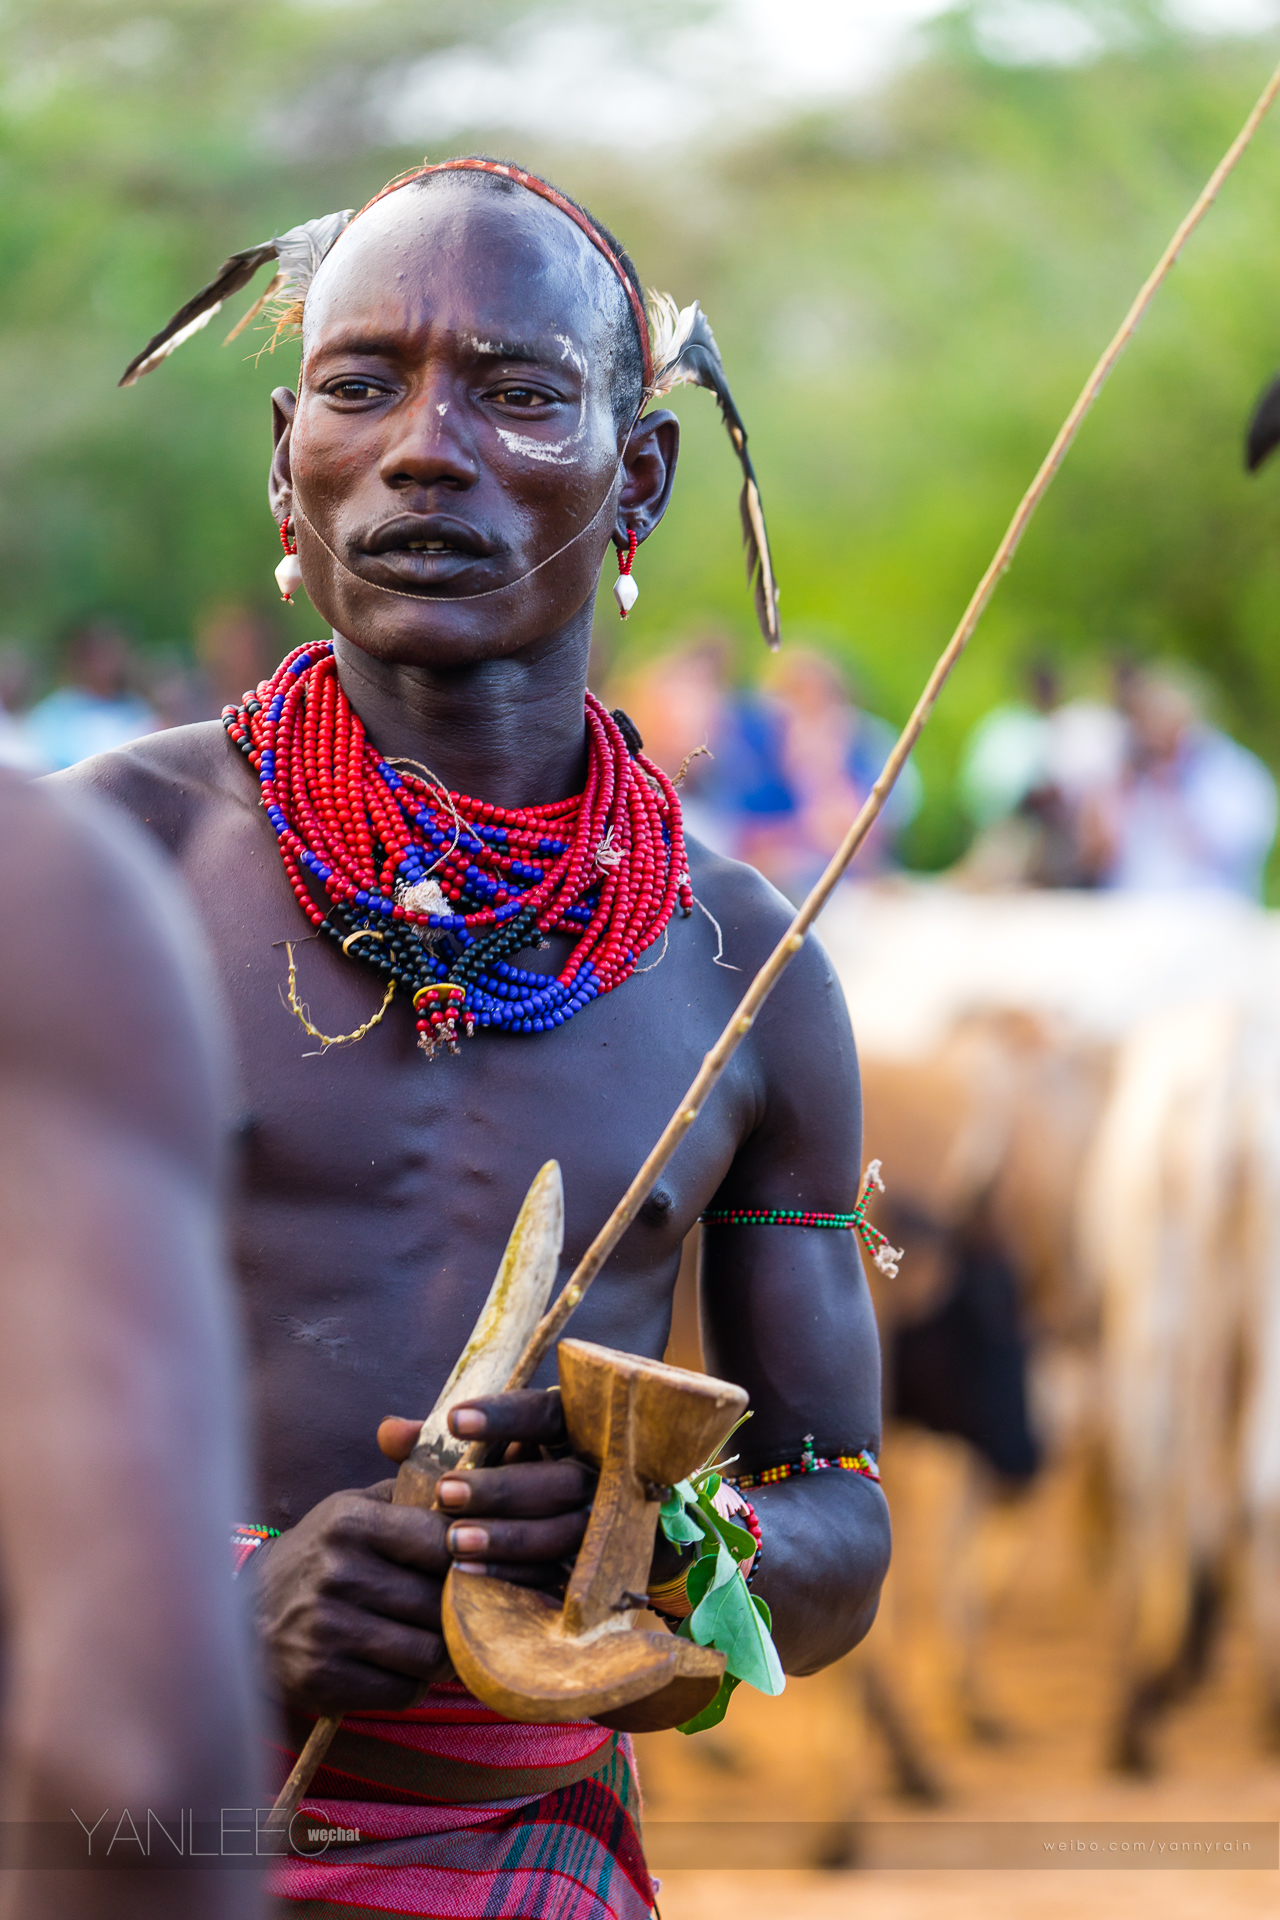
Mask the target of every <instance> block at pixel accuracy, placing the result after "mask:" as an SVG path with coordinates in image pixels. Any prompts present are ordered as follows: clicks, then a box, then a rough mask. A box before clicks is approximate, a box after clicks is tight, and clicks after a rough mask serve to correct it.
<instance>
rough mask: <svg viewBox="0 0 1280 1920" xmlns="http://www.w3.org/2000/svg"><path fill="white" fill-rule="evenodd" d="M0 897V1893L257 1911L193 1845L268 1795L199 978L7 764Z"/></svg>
mask: <svg viewBox="0 0 1280 1920" xmlns="http://www.w3.org/2000/svg"><path fill="white" fill-rule="evenodd" d="M0 891H2V892H3V897H4V899H5V900H6V902H7V903H8V907H7V910H6V912H5V913H4V915H3V917H0V1248H3V1267H2V1268H0V1272H2V1274H3V1296H2V1298H3V1313H4V1339H3V1340H0V1461H3V1467H2V1468H0V1580H2V1581H3V1592H4V1627H3V1634H2V1636H0V1638H2V1641H3V1649H4V1671H5V1682H4V1701H3V1713H2V1714H0V1763H2V1774H0V1778H2V1781H3V1815H2V1817H3V1820H4V1822H5V1823H6V1824H5V1828H4V1831H5V1834H6V1840H7V1844H6V1849H5V1854H6V1867H7V1868H8V1869H9V1870H7V1871H5V1872H2V1873H0V1913H3V1914H4V1916H5V1920H38V1916H44V1915H49V1914H55V1913H56V1914H57V1915H58V1916H59V1917H60V1920H179V1916H181V1920H251V1916H252V1915H254V1914H256V1913H257V1912H259V1910H260V1909H259V1905H258V1885H257V1875H256V1872H255V1871H254V1868H253V1863H252V1860H251V1859H246V1860H244V1861H234V1862H230V1863H229V1864H228V1866H227V1867H226V1868H225V1869H221V1868H217V1869H210V1868H196V1869H195V1870H193V1869H192V1868H191V1867H190V1866H188V1865H187V1863H186V1862H187V1858H189V1856H190V1852H191V1834H190V1829H189V1827H188V1826H187V1825H186V1824H185V1823H186V1821H187V1820H188V1819H189V1818H190V1816H191V1814H194V1816H195V1819H196V1820H197V1821H198V1822H199V1823H200V1829H199V1836H198V1841H197V1843H196V1844H197V1846H198V1851H199V1852H200V1853H201V1854H205V1855H207V1854H209V1853H216V1852H217V1851H218V1848H219V1845H220V1841H219V1838H218V1837H217V1836H218V1834H219V1829H220V1823H221V1809H222V1808H224V1807H225V1808H228V1809H230V1808H237V1807H238V1808H247V1807H252V1806H253V1804H254V1802H255V1800H256V1799H257V1797H258V1795H259V1793H260V1787H259V1780H258V1774H259V1769H258V1765H257V1756H256V1752H255V1747H256V1739H255V1734H256V1731H257V1728H256V1714H255V1712H254V1698H253V1683H252V1663H251V1651H252V1650H251V1646H250V1644H249V1636H248V1634H247V1632H246V1631H245V1623H244V1622H243V1621H242V1620H241V1619H240V1617H239V1612H240V1609H239V1608H238V1607H237V1605H236V1601H237V1598H238V1596H237V1595H236V1592H235V1589H234V1588H233V1587H232V1585H231V1581H230V1577H229V1568H228V1563H227V1550H226V1534H225V1530H226V1528H227V1527H228V1526H229V1524H230V1523H231V1521H232V1520H233V1518H234V1513H235V1503H236V1502H237V1501H238V1500H239V1499H240V1498H241V1497H242V1495H241V1468H242V1460H241V1450H240V1437H239V1432H238V1428H239V1424H240V1422H239V1417H238V1416H239V1412H240V1408H239V1404H238V1397H237V1394H236V1384H237V1383H236V1379H235V1373H234V1365H233V1363H234V1359H235V1357H236V1356H235V1349H234V1341H233V1337H232V1328H231V1325H230V1313H229V1304H230V1303H229V1300H228V1298H227V1294H226V1279H225V1271H224V1268H223V1263H222V1247H221V1223H220V1220H219V1216H218V1207H219V1201H220V1197H221V1196H220V1192H219V1187H220V1181H219V1172H220V1168H221V1162H222V1152H221V1138H220V1128H219V1109H220V1106H221V1099H220V1095H221V1092H222V1087H221V1075H220V1070H219V1062H218V1059H217V1049H216V1046H215V1035H214V1034H213V1033H211V1032H210V1029H209V1025H208V1021H207V1015H206V1010H205V1007H204V1004H203V1003H204V1002H205V1001H206V1000H207V998H208V993H209V985H210V982H209V979H208V977H207V974H206V971H205V969H204V968H203V967H202V966H200V965H199V964H198V962H199V959H200V956H199V953H198V950H197V943H196V938H195V929H194V927H193V925H192V923H191V921H190V917H189V916H188V915H185V914H183V913H181V912H180V911H179V910H178V908H177V906H176V905H175V903H174V901H173V899H172V891H173V889H172V883H171V882H170V881H167V877H166V876H165V875H164V874H163V873H162V872H161V862H160V860H159V859H158V858H157V856H156V854H155V851H154V849H153V848H152V847H150V846H149V845H148V844H147V842H146V841H145V840H144V839H143V837H142V835H141V834H140V833H138V832H137V831H136V830H135V829H134V828H132V827H131V826H130V824H129V822H128V821H125V820H119V819H116V818H113V817H111V815H110V814H109V812H108V810H107V809H106V808H104V807H98V806H90V805H88V804H86V803H85V802H84V801H83V800H73V799H72V798H71V797H69V796H66V795H62V796H59V797H57V798H56V799H55V796H54V795H53V794H50V793H42V792H41V791H40V790H39V789H38V788H37V787H35V786H33V785H31V784H30V783H29V782H27V781H25V780H23V779H21V778H19V777H18V776H16V775H13V774H10V773H3V774H0ZM19 903H20V904H19ZM148 1808H150V1809H151V1810H152V1811H153V1812H154V1814H155V1816H156V1818H157V1819H159V1820H161V1821H163V1822H165V1824H166V1828H167V1831H168V1833H169V1834H170V1835H171V1836H175V1837H177V1838H178V1839H179V1840H180V1844H181V1849H182V1854H183V1855H184V1856H186V1857H184V1861H183V1865H182V1867H181V1868H178V1867H176V1865H175V1866H173V1867H170V1868H169V1869H168V1870H166V1866H165V1863H166V1862H171V1861H174V1860H175V1854H174V1852H173V1851H172V1841H169V1842H166V1840H165V1839H164V1837H163V1836H162V1835H161V1834H160V1833H159V1832H158V1831H157V1830H156V1829H155V1828H154V1827H153V1828H152V1832H151V1838H152V1841H153V1843H154V1844H153V1845H152V1846H151V1848H150V1850H149V1864H145V1865H144V1864H142V1854H143V1850H144V1847H145V1846H146V1842H147V1836H148V1827H147V1810H148ZM249 1818H250V1817H249V1816H248V1815H247V1814H239V1815H232V1816H231V1820H230V1825H231V1827H232V1829H237V1828H241V1827H243V1826H244V1825H247V1824H249ZM77 1821H78V1822H79V1823H80V1824H79V1827H78V1826H77V1824H76V1823H77ZM117 1834H119V1836H120V1837H119V1839H118V1840H116V1835H117ZM113 1841H114V1842H115V1844H113ZM49 1842H52V1843H53V1844H52V1847H49V1846H48V1845H47V1844H46V1843H49ZM243 1847H244V1842H243V1841H242V1840H239V1839H233V1840H232V1841H231V1842H230V1845H229V1848H228V1851H229V1852H236V1851H240V1850H242V1849H243ZM56 1862H64V1863H65V1866H64V1867H63V1868H60V1867H59V1866H58V1865H57V1864H55V1863H56ZM134 1863H137V1865H136V1866H135V1865H134ZM122 1866H123V1867H124V1868H125V1869H126V1871H124V1872H121V1871H119V1869H120V1868H121V1867H122ZM131 1866H133V1867H134V1870H133V1871H128V1870H127V1869H129V1868H130V1867H131ZM97 1869H101V1870H100V1871H99V1870H97Z"/></svg>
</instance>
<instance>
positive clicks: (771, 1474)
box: [733, 1433, 880, 1491]
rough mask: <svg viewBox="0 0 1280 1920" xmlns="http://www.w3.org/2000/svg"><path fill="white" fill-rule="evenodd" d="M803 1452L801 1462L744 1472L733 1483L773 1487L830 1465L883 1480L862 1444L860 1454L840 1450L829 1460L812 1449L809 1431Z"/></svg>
mask: <svg viewBox="0 0 1280 1920" xmlns="http://www.w3.org/2000/svg"><path fill="white" fill-rule="evenodd" d="M804 1439H805V1444H804V1451H803V1452H802V1453H801V1455H800V1458H799V1460H798V1461H790V1460H783V1461H780V1462H779V1464H778V1465H777V1466H776V1467H764V1468H762V1470H761V1471H760V1472H759V1473H744V1474H740V1475H739V1477H738V1478H737V1479H736V1480H735V1481H734V1482H733V1484H734V1486H735V1487H737V1488H738V1489H739V1491H741V1490H742V1489H743V1488H746V1487H772V1486H776V1485H777V1484H778V1482H779V1481H781V1480H790V1479H791V1478H792V1477H793V1476H794V1475H795V1474H797V1473H822V1472H824V1471H826V1470H829V1469H831V1468H840V1469H842V1470H843V1471H844V1472H845V1473H860V1474H862V1475H863V1477H864V1478H865V1479H867V1480H874V1481H875V1482H876V1483H877V1485H878V1484H879V1480H880V1468H879V1466H878V1465H877V1464H876V1457H875V1455H874V1454H873V1453H868V1451H867V1449H866V1448H865V1447H863V1448H862V1449H861V1451H860V1452H858V1453H838V1454H837V1455H836V1457H835V1459H834V1460H828V1459H826V1458H825V1457H824V1456H823V1455H822V1454H816V1453H815V1452H814V1451H813V1435H812V1434H811V1433H806V1435H805V1437H804Z"/></svg>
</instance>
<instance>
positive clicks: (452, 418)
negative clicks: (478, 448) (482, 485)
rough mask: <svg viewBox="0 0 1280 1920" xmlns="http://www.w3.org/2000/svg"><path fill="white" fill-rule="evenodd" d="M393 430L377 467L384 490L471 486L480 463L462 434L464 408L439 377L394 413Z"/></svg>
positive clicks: (468, 438) (474, 481)
mask: <svg viewBox="0 0 1280 1920" xmlns="http://www.w3.org/2000/svg"><path fill="white" fill-rule="evenodd" d="M393 418H394V426H393V429H392V433H391V436H390V438H389V440H388V442H387V446H386V449H385V451H384V453H383V456H382V460H381V462H380V463H379V467H380V472H381V475H382V479H383V481H384V482H385V484H386V485H387V486H389V487H393V488H396V489H400V490H403V489H404V488H406V487H430V486H439V485H444V486H448V487H454V488H458V489H463V488H466V487H472V486H474V485H475V483H476V481H477V479H478V478H479V476H480V463H479V461H478V460H477V459H476V456H475V449H474V445H473V443H472V440H471V436H470V434H469V433H468V432H467V429H466V421H465V408H464V407H463V406H462V405H461V404H460V403H459V402H458V399H457V396H456V394H455V393H454V391H453V388H452V385H451V383H450V382H449V381H448V380H447V379H446V378H444V377H441V378H438V379H433V380H427V381H424V382H423V384H422V385H421V387H420V388H419V389H418V390H417V391H416V392H415V393H414V394H413V395H412V396H411V397H410V398H409V399H407V400H406V401H405V403H404V404H403V405H402V406H400V407H397V408H396V411H395V414H394V416H393Z"/></svg>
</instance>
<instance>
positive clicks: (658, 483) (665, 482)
mask: <svg viewBox="0 0 1280 1920" xmlns="http://www.w3.org/2000/svg"><path fill="white" fill-rule="evenodd" d="M679 457H680V422H679V420H677V418H676V416H675V414H674V413H670V412H668V411H667V409H666V408H665V407H664V408H663V409H662V410H661V411H660V412H658V413H646V415H645V416H644V419H643V420H638V421H637V422H636V424H635V426H634V427H633V428H632V429H631V434H630V437H629V438H628V440H627V445H626V450H625V452H624V453H623V456H622V464H623V469H624V473H625V478H624V479H623V482H622V491H621V493H620V494H619V495H618V518H617V521H616V523H615V524H616V535H617V539H618V540H619V541H620V542H621V544H622V545H623V546H624V547H625V546H626V544H627V534H628V529H629V528H632V527H634V528H635V532H636V538H637V539H638V540H647V539H648V538H649V535H650V534H651V533H652V532H653V530H654V528H655V527H656V526H657V524H658V522H659V520H661V518H662V516H663V514H664V513H665V512H666V510H667V502H668V501H669V500H670V498H671V485H672V482H673V481H674V479H675V477H676V461H677V460H678V459H679Z"/></svg>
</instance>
